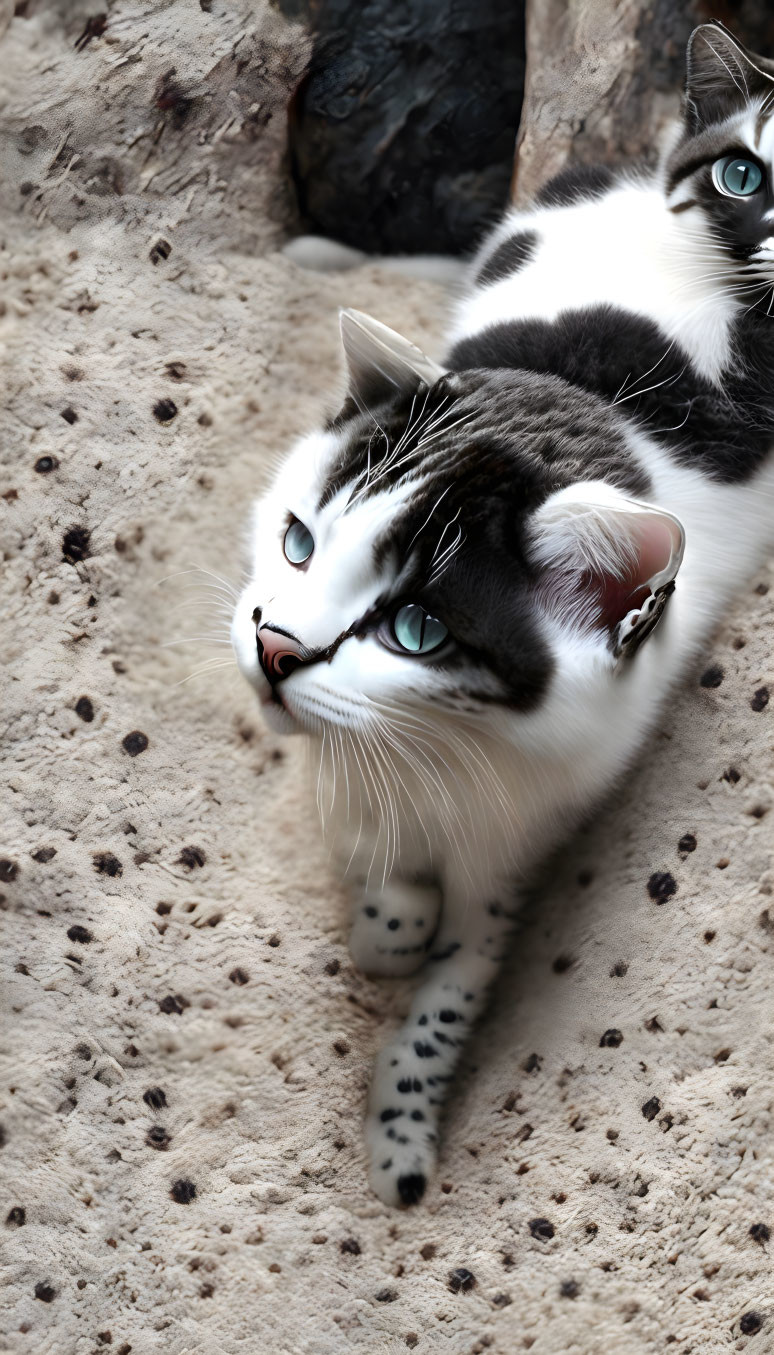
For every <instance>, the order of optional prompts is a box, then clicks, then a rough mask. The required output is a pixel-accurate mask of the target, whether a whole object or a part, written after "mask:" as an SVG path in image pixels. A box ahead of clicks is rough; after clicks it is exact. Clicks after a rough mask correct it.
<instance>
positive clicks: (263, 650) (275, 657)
mask: <svg viewBox="0 0 774 1355" xmlns="http://www.w3.org/2000/svg"><path fill="white" fill-rule="evenodd" d="M256 641H257V644H258V662H259V663H260V665H261V668H262V669H263V671H264V673H265V674H266V676H267V678H268V679H269V682H271V683H275V682H281V681H282V679H283V678H286V677H289V676H290V674H291V673H292V672H293V669H294V668H298V667H299V665H300V664H302V663H303V661H304V660H303V657H302V654H301V646H300V645H299V643H298V641H297V640H295V639H294V638H293V636H292V635H288V634H287V633H286V632H285V631H281V630H275V629H274V628H273V627H272V626H261V629H260V630H259V631H257V632H256Z"/></svg>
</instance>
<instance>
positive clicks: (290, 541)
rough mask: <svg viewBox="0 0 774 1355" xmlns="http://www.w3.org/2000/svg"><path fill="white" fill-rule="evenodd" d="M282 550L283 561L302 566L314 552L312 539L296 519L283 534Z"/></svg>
mask: <svg viewBox="0 0 774 1355" xmlns="http://www.w3.org/2000/svg"><path fill="white" fill-rule="evenodd" d="M283 549H284V551H285V559H286V560H289V561H290V563H291V565H302V564H304V562H305V561H306V560H308V559H309V556H310V555H311V554H312V551H313V550H314V537H313V536H312V533H311V532H310V531H309V528H308V527H305V526H304V524H303V522H299V520H298V518H294V519H293V521H292V522H291V524H290V526H289V527H288V530H287V531H286V533H285V540H284V542H283Z"/></svg>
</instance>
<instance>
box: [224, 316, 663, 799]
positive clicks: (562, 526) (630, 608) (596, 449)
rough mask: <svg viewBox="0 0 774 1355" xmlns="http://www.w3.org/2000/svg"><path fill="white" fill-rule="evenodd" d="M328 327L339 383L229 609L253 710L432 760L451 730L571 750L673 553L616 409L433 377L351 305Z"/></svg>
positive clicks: (571, 395)
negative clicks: (338, 327)
mask: <svg viewBox="0 0 774 1355" xmlns="http://www.w3.org/2000/svg"><path fill="white" fill-rule="evenodd" d="M342 333H343V339H344V348H345V353H346V357H347V363H348V367H349V395H348V397H347V400H346V402H345V405H344V408H343V409H342V411H341V413H340V414H339V416H338V417H337V418H336V419H334V420H333V422H332V423H331V424H330V425H329V426H328V428H327V429H326V430H325V431H323V432H318V433H313V434H311V435H310V436H307V437H305V438H302V439H301V441H300V442H298V443H297V445H296V446H295V448H294V449H293V450H292V452H291V453H290V455H289V456H288V458H287V460H286V461H285V463H284V464H283V466H282V468H281V470H280V472H279V474H278V476H277V478H276V480H275V482H274V484H273V485H272V487H271V488H270V490H269V491H268V493H267V494H266V495H265V496H264V497H263V498H262V499H261V501H260V502H259V503H258V505H257V507H256V512H255V519H254V526H253V532H252V562H251V573H252V577H251V581H250V583H249V584H248V585H247V587H246V588H245V590H244V592H243V594H242V597H241V599H240V601H239V604H238V606H237V608H236V612H235V615H234V619H233V626H232V637H233V643H234V647H235V651H236V654H237V658H238V661H239V665H240V667H241V669H242V672H243V673H244V675H245V676H246V677H247V678H248V680H249V681H250V682H251V683H252V684H253V686H254V687H255V689H256V691H257V693H258V696H259V698H260V700H261V702H262V703H263V705H264V709H265V712H266V715H267V718H268V720H269V723H270V724H272V725H273V726H274V727H275V728H277V729H279V730H281V731H287V732H291V731H292V730H294V729H303V730H306V731H308V732H310V733H313V734H318V735H322V736H323V738H326V737H328V736H330V740H331V744H332V745H333V743H334V742H335V741H336V740H337V739H338V740H342V739H343V738H346V739H347V740H348V741H350V742H351V741H352V740H359V739H361V740H362V741H363V742H364V743H366V744H367V743H368V741H369V739H370V740H371V741H372V742H373V741H376V742H379V741H380V740H381V750H382V751H381V756H382V758H383V759H395V758H396V757H397V756H398V755H399V751H400V749H401V748H402V749H403V750H404V752H406V750H408V751H407V754H406V755H407V756H408V755H410V754H411V751H412V749H413V751H414V753H415V754H416V756H417V757H419V756H420V755H421V756H423V757H427V756H429V754H428V749H430V750H432V758H433V759H434V760H435V764H436V771H437V768H438V767H439V766H441V765H442V764H443V762H444V760H445V759H448V758H450V757H451V749H452V746H453V744H454V740H455V739H457V741H458V743H459V738H460V731H462V730H467V731H468V733H469V732H470V730H471V729H475V730H476V731H478V734H479V735H480V736H481V738H482V739H485V736H486V735H490V736H492V738H493V739H496V740H499V741H501V742H507V743H509V744H510V745H511V747H512V746H513V745H514V744H516V745H518V744H519V743H520V742H521V743H522V744H523V746H524V748H525V749H527V748H529V749H530V750H532V751H534V752H535V753H536V754H538V755H540V753H541V750H545V751H548V752H554V751H556V748H557V747H558V746H561V745H562V741H563V740H564V741H565V743H566V745H567V746H568V747H569V745H570V744H571V743H572V742H573V739H574V730H575V728H576V727H578V726H582V725H583V720H584V709H585V707H586V706H588V705H589V704H592V705H597V706H598V705H599V703H600V702H602V703H603V702H604V698H603V691H604V686H605V684H606V683H608V682H609V681H611V680H613V681H617V680H620V681H623V682H625V681H626V671H625V670H626V668H627V662H626V661H624V662H623V668H624V672H623V674H622V675H620V677H616V676H615V670H616V666H617V665H618V666H619V667H620V664H621V659H620V654H621V653H623V652H625V651H626V650H627V649H633V648H635V646H636V644H637V641H638V639H639V638H641V636H642V635H644V634H645V633H646V632H647V631H648V630H649V628H650V627H651V625H652V623H653V619H654V618H653V616H652V615H651V614H650V610H649V609H650V607H651V605H652V600H653V599H656V600H658V599H660V598H662V597H664V596H665V595H666V591H668V589H669V588H670V586H671V582H672V579H673V578H674V575H675V573H676V571H677V568H678V565H679V563H680V558H681V554H682V532H681V529H680V527H679V524H678V523H677V522H676V521H675V519H674V518H672V517H670V515H669V514H666V513H662V512H660V511H659V510H657V509H655V508H652V507H648V506H647V505H646V504H643V503H642V502H640V501H639V500H640V499H641V498H645V497H646V496H647V492H648V482H647V477H646V476H645V474H644V473H643V471H642V469H641V468H640V466H639V464H638V462H637V460H636V458H635V457H634V456H633V455H632V454H631V450H630V447H629V446H628V445H627V436H628V434H627V432H626V426H625V424H624V423H623V421H621V420H620V419H618V418H617V416H616V413H615V411H612V410H610V408H609V407H608V406H606V405H604V404H603V403H602V402H601V401H599V400H597V399H596V398H595V397H594V396H592V395H590V394H587V393H586V392H584V391H581V390H579V389H576V388H573V387H571V386H569V385H567V384H566V383H565V382H563V381H562V380H560V379H559V378H556V377H552V376H539V375H536V374H534V373H528V372H519V371H491V370H480V371H479V370H476V371H462V372H445V371H443V370H442V369H441V368H440V367H439V366H437V365H436V364H435V363H434V362H432V361H431V360H430V359H429V358H427V357H426V356H425V355H424V354H422V353H421V352H420V351H419V350H418V349H416V348H415V347H414V346H413V345H412V344H410V343H409V342H408V341H407V340H406V339H403V338H401V336H399V335H398V334H396V333H394V331H392V330H389V329H387V328H386V327H385V326H383V325H380V324H379V323H378V322H377V321H375V320H371V319H370V318H369V317H367V316H363V315H360V314H359V313H357V312H352V311H349V312H346V311H345V312H344V313H343V315H342ZM632 662H633V663H636V662H637V660H636V659H634V660H633V661H632ZM376 756H377V754H376V753H374V758H376ZM364 774H372V773H371V772H370V771H369V772H368V773H365V772H364Z"/></svg>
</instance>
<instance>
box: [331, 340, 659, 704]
mask: <svg viewBox="0 0 774 1355" xmlns="http://www.w3.org/2000/svg"><path fill="white" fill-rule="evenodd" d="M460 365H463V364H462V363H460ZM524 365H527V363H526V362H525V364H524ZM501 366H506V367H507V363H502V362H500V361H499V360H497V359H496V360H493V361H492V362H491V363H488V362H487V361H486V355H484V359H483V360H482V361H481V362H477V363H476V368H477V369H476V370H466V371H458V372H455V373H453V374H450V375H447V376H444V377H442V378H441V379H440V380H439V381H437V382H436V383H435V385H434V386H433V387H432V388H431V389H430V390H427V389H425V390H424V391H423V392H420V394H419V395H417V396H415V397H411V396H405V395H404V396H399V395H396V396H394V397H393V398H392V399H391V400H389V401H387V402H386V403H384V404H383V405H379V406H377V407H376V408H375V409H374V410H373V411H372V417H369V416H368V415H365V414H363V415H360V416H359V417H358V418H357V419H353V420H352V421H351V422H350V423H349V424H348V425H347V428H346V429H345V430H343V431H342V440H341V447H340V451H339V455H338V459H337V461H336V462H335V464H334V465H333V467H332V468H331V472H330V475H329V479H328V482H327V484H326V486H325V488H324V490H323V494H322V502H323V503H324V502H327V501H328V500H329V499H330V498H332V497H333V496H334V495H335V494H336V493H337V492H338V490H340V489H342V488H343V487H344V486H346V485H349V486H350V487H352V486H355V487H356V489H357V493H359V494H360V495H361V496H362V497H364V498H367V497H369V496H370V495H372V494H374V493H377V492H379V491H380V490H389V489H391V488H393V487H394V486H395V485H396V484H398V483H403V482H404V481H405V480H407V479H408V480H409V481H410V483H411V486H412V492H411V493H410V495H409V497H408V498H407V499H406V500H405V502H404V504H403V506H402V508H401V509H400V510H398V511H397V512H396V514H395V516H394V518H393V519H392V521H391V522H390V525H389V527H388V528H387V529H386V530H385V531H384V533H383V534H382V536H381V537H380V538H379V539H378V540H377V541H376V542H375V546H374V550H375V557H376V563H377V565H379V564H380V563H381V562H382V560H384V559H386V558H388V557H391V558H394V559H397V562H398V573H397V578H396V580H395V583H394V586H393V588H392V589H391V594H390V597H388V598H384V599H382V600H380V602H379V605H378V606H377V607H376V608H375V610H374V611H373V612H372V613H371V614H369V616H368V617H366V618H363V621H362V623H361V624H360V627H359V628H356V632H355V633H365V632H366V630H368V629H369V628H371V629H372V628H374V627H375V626H376V625H378V624H380V623H381V620H382V619H383V617H384V616H385V615H389V612H390V609H391V608H395V607H396V606H397V605H399V603H400V601H401V600H404V601H414V602H418V603H419V604H420V605H422V606H424V607H425V608H426V609H427V610H428V611H429V612H430V614H431V615H433V616H437V617H439V618H440V619H441V620H442V621H443V622H444V623H445V625H446V626H448V628H449V631H450V632H451V634H452V636H453V638H454V640H455V642H456V643H455V646H454V647H452V648H451V649H449V648H445V649H443V650H441V651H439V653H438V656H437V657H433V656H430V657H429V658H428V659H426V660H424V662H426V663H437V664H438V665H439V666H443V667H444V668H446V669H447V670H450V669H454V668H455V667H457V668H459V669H460V670H463V671H464V672H465V677H466V682H465V691H466V693H469V694H470V697H471V699H472V700H474V701H479V702H481V701H498V702H500V703H502V704H505V705H510V706H512V707H513V708H516V709H520V710H529V709H532V708H534V707H535V706H536V705H537V704H538V703H539V702H540V701H541V700H542V698H543V696H544V694H545V692H546V690H547V688H548V684H549V682H550V679H551V675H552V672H553V658H552V655H551V653H550V652H549V649H548V646H547V644H546V641H545V639H544V638H543V633H542V630H541V628H540V624H539V621H538V617H537V613H536V608H535V602H534V585H535V581H536V575H535V570H534V568H533V567H532V565H531V564H530V560H529V557H528V550H527V544H528V543H527V533H526V527H527V522H528V519H529V516H530V514H531V513H532V512H534V510H535V509H536V508H538V507H539V506H540V504H541V503H543V502H544V501H545V499H546V498H547V497H548V496H549V495H550V494H552V493H553V492H554V491H555V490H557V489H559V488H561V487H562V486H563V485H568V484H572V483H573V482H574V481H576V480H578V479H592V478H601V477H602V478H606V479H609V480H611V481H612V482H613V483H615V484H617V485H619V486H620V487H621V488H623V489H628V490H629V491H630V492H632V493H635V494H643V495H644V494H645V493H646V492H647V489H648V487H649V481H648V478H647V476H645V475H644V473H643V472H642V471H641V469H639V467H638V466H637V465H636V464H635V463H634V461H633V459H632V457H631V455H630V453H629V451H628V449H627V448H626V446H625V444H624V442H623V439H622V436H621V430H620V426H619V425H618V423H617V421H616V419H615V416H614V414H611V412H610V411H609V410H608V409H606V407H605V405H604V404H603V403H602V402H601V401H599V400H598V399H596V398H595V397H594V396H592V395H590V394H589V393H588V391H586V390H582V389H580V388H574V389H573V388H572V387H570V386H569V385H567V383H566V382H565V381H562V380H560V379H558V378H557V377H556V376H553V375H542V374H541V375H536V374H535V372H534V371H533V372H529V371H509V370H486V368H487V367H495V368H496V367H501ZM434 420H436V421H437V422H436V423H435V428H436V432H435V433H433V434H432V436H431V437H429V438H428V436H427V435H423V433H422V426H424V427H425V428H429V427H430V426H431V424H432V423H433V421H434ZM407 430H408V431H407ZM412 430H414V431H413V432H412ZM395 448H399V454H398V452H396V451H395V450H394V449H395ZM357 487H359V489H358V488H357ZM357 493H356V495H355V502H357ZM455 533H460V537H459V543H458V544H459V549H458V550H457V551H456V553H452V554H451V555H450V556H449V558H448V560H446V561H445V562H444V565H443V568H442V569H440V570H438V569H436V562H437V561H438V560H439V558H441V557H442V553H443V550H444V548H445V547H447V546H452V545H454V543H455ZM471 665H473V666H477V667H478V668H479V671H480V673H481V681H480V682H474V683H471V682H470V681H469V675H470V670H471ZM492 678H494V679H495V682H494V683H493V682H492Z"/></svg>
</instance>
